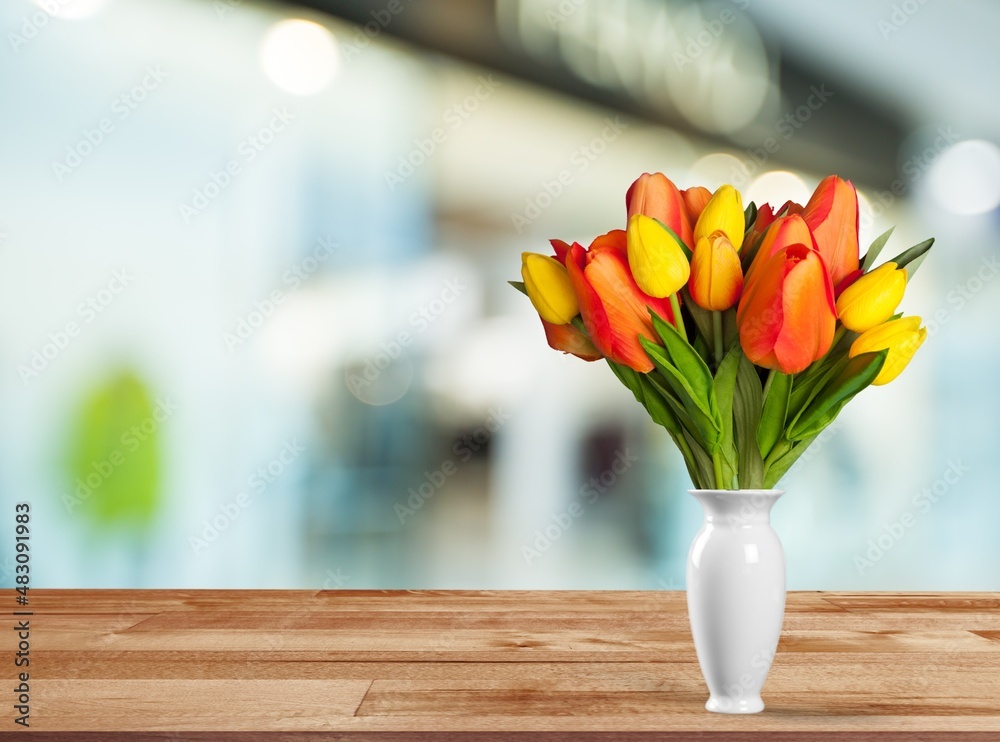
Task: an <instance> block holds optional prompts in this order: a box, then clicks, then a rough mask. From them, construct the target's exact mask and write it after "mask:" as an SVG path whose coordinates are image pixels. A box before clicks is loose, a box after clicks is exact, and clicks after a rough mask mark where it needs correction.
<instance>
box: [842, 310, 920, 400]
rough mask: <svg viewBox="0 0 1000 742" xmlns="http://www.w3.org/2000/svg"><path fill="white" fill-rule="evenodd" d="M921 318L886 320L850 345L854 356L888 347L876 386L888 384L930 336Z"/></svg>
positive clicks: (851, 354) (876, 379) (874, 383)
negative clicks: (921, 322)
mask: <svg viewBox="0 0 1000 742" xmlns="http://www.w3.org/2000/svg"><path fill="white" fill-rule="evenodd" d="M920 321H921V320H920V317H900V318H899V319H892V320H889V321H888V322H883V323H882V324H881V325H878V326H877V327H873V328H872V329H870V330H868V331H867V332H864V333H862V334H861V335H860V336H859V337H858V339H857V340H855V341H854V343H852V345H851V350H850V356H851V358H854V356H856V355H860V354H861V353H874V352H877V351H880V350H884V349H886V348H888V349H889V355H888V356H886V359H885V363H884V364H883V365H882V370H881V371H879V373H878V376H876V377H875V381H873V382H872V384H873V385H875V386H882V385H883V384H888V383H889V382H890V381H892V380H893V379H895V378H896V377H897V376H899V375H900V374H901V373H902V372H903V369H904V368H906V366H907V365H908V364H909V363H910V360H911V359H912V358H913V356H914V355H915V354H916V352H917V349H918V348H919V347H920V346H921V345H923V342H924V340H925V339H926V338H927V328H926V327H921V326H920Z"/></svg>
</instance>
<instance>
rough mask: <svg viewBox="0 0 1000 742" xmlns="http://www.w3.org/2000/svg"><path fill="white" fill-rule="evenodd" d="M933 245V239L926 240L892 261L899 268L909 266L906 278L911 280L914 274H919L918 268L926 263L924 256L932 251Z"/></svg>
mask: <svg viewBox="0 0 1000 742" xmlns="http://www.w3.org/2000/svg"><path fill="white" fill-rule="evenodd" d="M933 244H934V238H933V237H931V238H930V239H929V240H924V241H923V242H921V243H920V244H919V245H914V246H913V247H911V248H910V249H909V250H904V251H903V252H901V253H900V254H899V255H897V256H896V257H894V258H893V259H892V262H893V263H895V264H896V267H897V268H904V267H906V266H909V267H908V268H906V278H907V280H909V279H911V278H913V274H914V273H916V272H917V268H919V267H920V264H921V263H923V262H924V256H926V255H927V251H928V250H930V249H931V245H933Z"/></svg>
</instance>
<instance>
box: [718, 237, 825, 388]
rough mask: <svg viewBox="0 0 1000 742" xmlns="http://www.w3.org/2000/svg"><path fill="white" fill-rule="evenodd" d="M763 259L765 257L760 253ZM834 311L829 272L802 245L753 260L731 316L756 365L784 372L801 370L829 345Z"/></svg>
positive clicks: (807, 248) (743, 343) (816, 358)
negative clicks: (741, 293)
mask: <svg viewBox="0 0 1000 742" xmlns="http://www.w3.org/2000/svg"><path fill="white" fill-rule="evenodd" d="M760 255H766V253H759V254H758V260H760ZM836 323H837V312H836V309H835V305H834V302H833V284H832V283H831V281H830V274H829V273H828V272H827V270H826V266H825V265H824V264H823V258H822V257H821V256H820V254H819V253H818V252H816V251H815V250H813V249H811V248H809V247H808V246H806V245H803V244H795V245H788V246H786V247H782V248H781V249H779V250H778V251H777V252H775V253H774V254H772V255H770V256H768V257H766V258H765V259H764V262H763V263H759V262H757V261H754V276H753V277H752V280H751V279H749V278H748V279H747V283H746V286H745V287H744V291H743V297H742V299H740V304H739V308H738V309H737V312H736V324H737V326H738V327H739V332H740V344H741V345H742V346H743V352H744V353H746V355H747V358H749V359H750V360H751V361H753V362H754V363H755V364H757V365H758V366H763V367H765V368H770V369H777V370H779V371H781V372H782V373H785V374H794V373H798V372H799V371H803V370H805V369H806V368H807V367H808V366H809V364H811V363H812V362H813V361H816V360H818V359H820V358H822V357H823V356H824V355H826V352H827V351H828V350H829V349H830V346H831V345H832V344H833V334H834V329H835V325H836Z"/></svg>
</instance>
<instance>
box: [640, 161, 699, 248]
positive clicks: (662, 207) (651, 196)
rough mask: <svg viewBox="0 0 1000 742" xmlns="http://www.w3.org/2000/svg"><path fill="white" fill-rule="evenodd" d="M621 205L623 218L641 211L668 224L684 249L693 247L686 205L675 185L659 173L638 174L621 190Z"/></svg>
mask: <svg viewBox="0 0 1000 742" xmlns="http://www.w3.org/2000/svg"><path fill="white" fill-rule="evenodd" d="M625 205H626V206H627V207H628V219H627V221H631V219H632V217H633V216H634V215H636V214H645V215H646V216H649V217H652V218H653V219H657V220H659V221H661V222H663V224H665V225H666V226H668V227H670V228H671V229H672V230H673V231H674V232H675V233H676V234H677V236H678V237H680V238H681V240H682V241H683V242H684V244H685V245H687V246H688V249H691V248H693V247H694V240H693V238H692V236H691V219H690V217H689V216H688V209H687V205H686V204H685V203H684V198H683V196H681V192H680V191H678V190H677V186H675V185H674V184H673V182H672V181H671V180H670V179H669V178H668V177H667V176H666V175H664V174H663V173H652V174H650V173H643V174H642V175H640V176H639V178H638V179H637V180H636V181H635V182H634V183H633V184H632V185H631V186H629V189H628V191H627V192H626V193H625Z"/></svg>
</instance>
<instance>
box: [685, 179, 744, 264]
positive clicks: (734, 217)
mask: <svg viewBox="0 0 1000 742" xmlns="http://www.w3.org/2000/svg"><path fill="white" fill-rule="evenodd" d="M743 222H744V216H743V198H742V196H740V192H739V191H737V190H736V189H735V188H733V187H732V186H731V185H724V186H720V188H719V190H717V191H716V192H715V194H714V195H713V196H712V197H711V198H710V199H709V200H708V203H707V204H705V208H704V209H703V210H702V212H701V216H699V217H698V222H697V223H696V224H695V225H694V241H695V244H697V242H698V240H700V239H701V238H702V237H711V236H712V232H716V231H722V232H725V234H726V237H728V238H729V241H730V242H731V243H732V245H733V247H734V248H736V251H737V252H739V249H740V248H741V247H742V246H743V232H744V231H745V230H746V227H745V225H744V223H743Z"/></svg>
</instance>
